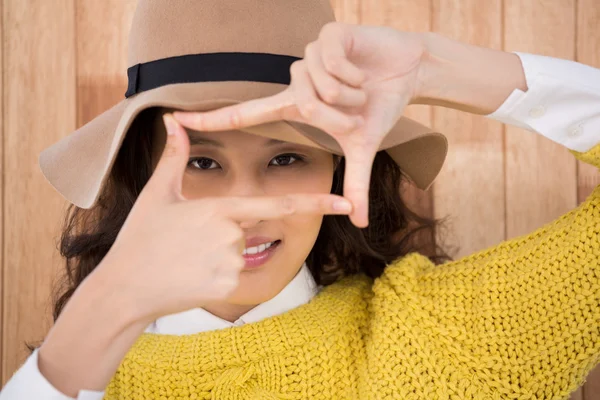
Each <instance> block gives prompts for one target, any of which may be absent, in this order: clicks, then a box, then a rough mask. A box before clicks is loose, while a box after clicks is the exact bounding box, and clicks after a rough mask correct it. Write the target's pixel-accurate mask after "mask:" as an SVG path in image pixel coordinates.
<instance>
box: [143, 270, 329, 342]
mask: <svg viewBox="0 0 600 400" xmlns="http://www.w3.org/2000/svg"><path fill="white" fill-rule="evenodd" d="M319 290H320V287H318V286H317V284H316V282H315V280H314V278H313V276H312V274H311V273H310V270H309V269H308V266H307V265H306V263H305V264H303V265H302V268H300V271H298V273H297V274H296V276H295V277H294V278H293V279H292V280H291V281H290V282H289V283H288V284H287V285H286V286H285V287H284V288H283V289H282V290H281V292H279V293H278V294H277V295H276V296H275V297H273V298H272V299H270V300H268V301H266V302H264V303H261V304H259V305H257V306H256V307H254V308H253V309H251V310H250V311H248V312H247V313H245V314H244V315H242V316H241V317H240V318H238V319H237V320H236V321H234V322H229V321H226V320H224V319H222V318H219V317H217V316H216V315H213V314H211V313H209V312H208V311H206V310H204V309H202V308H193V309H191V310H187V311H183V312H179V313H175V314H169V315H165V316H163V317H160V318H158V319H157V320H156V321H154V322H153V323H152V324H150V325H149V326H148V327H147V328H146V331H145V332H147V333H157V334H163V335H189V334H193V333H198V332H204V331H211V330H217V329H224V328H229V327H232V326H241V325H244V324H248V323H251V322H257V321H260V320H262V319H265V318H268V317H272V316H275V315H278V314H283V313H284V312H286V311H289V310H291V309H293V308H296V307H298V306H301V305H302V304H306V303H308V302H309V301H310V300H311V299H312V298H313V297H314V296H315V295H316V294H317V293H318V292H319Z"/></svg>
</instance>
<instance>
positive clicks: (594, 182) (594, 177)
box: [576, 0, 600, 400]
mask: <svg viewBox="0 0 600 400" xmlns="http://www.w3.org/2000/svg"><path fill="white" fill-rule="evenodd" d="M576 38H577V42H576V57H577V58H576V59H577V61H579V62H582V63H584V64H588V65H591V66H593V67H596V68H600V2H599V1H598V0H578V2H577V34H576ZM577 166H578V168H577V169H578V171H577V173H578V176H577V200H578V202H582V201H584V200H585V199H586V197H587V196H589V194H590V193H591V192H592V190H593V189H594V188H595V187H596V186H598V185H600V171H599V170H598V168H597V167H592V166H591V165H589V164H584V163H582V162H578V164H577ZM579 392H581V400H600V366H598V367H596V368H594V370H592V372H591V373H590V374H589V375H588V377H587V382H586V383H585V385H584V386H583V388H582V389H580V390H579ZM577 400H579V399H577Z"/></svg>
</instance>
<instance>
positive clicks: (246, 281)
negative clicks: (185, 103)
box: [153, 118, 334, 305]
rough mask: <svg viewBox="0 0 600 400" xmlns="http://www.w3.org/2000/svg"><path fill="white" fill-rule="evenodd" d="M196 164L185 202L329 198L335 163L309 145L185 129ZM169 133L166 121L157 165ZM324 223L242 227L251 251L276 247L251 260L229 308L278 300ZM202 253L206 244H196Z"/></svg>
mask: <svg viewBox="0 0 600 400" xmlns="http://www.w3.org/2000/svg"><path fill="white" fill-rule="evenodd" d="M186 130H187V132H188V135H189V138H190V145H191V146H190V158H189V162H188V165H187V168H186V171H185V174H184V177H183V185H182V190H183V195H184V196H185V197H186V198H188V199H200V198H206V197H226V196H236V197H239V196H279V195H286V194H291V193H329V192H330V190H331V185H332V179H333V171H334V159H333V156H332V154H331V153H328V152H325V151H322V150H319V149H314V148H311V147H307V146H302V145H297V144H292V143H286V142H281V141H276V140H272V139H268V138H263V137H261V136H257V135H253V134H250V133H246V132H242V131H220V132H198V131H193V130H190V129H186ZM165 140H166V134H165V130H164V127H163V126H162V118H158V119H157V122H156V123H155V129H154V140H153V143H155V147H154V149H153V150H154V154H153V161H154V165H156V162H157V161H158V158H159V157H160V155H161V153H162V149H163V148H164V143H165ZM322 219H323V217H322V216H321V215H295V216H290V217H286V218H283V219H279V220H264V221H257V220H254V221H244V222H242V223H241V227H242V229H243V230H244V232H245V236H246V241H247V244H246V247H247V248H248V247H250V246H249V243H248V241H250V242H251V243H250V244H251V247H257V245H260V244H264V245H267V244H268V243H271V248H269V249H268V250H264V249H263V247H262V246H261V247H259V248H258V249H250V250H249V252H255V251H256V250H258V251H260V250H263V252H262V253H260V252H259V253H258V254H247V255H246V256H245V258H246V259H247V265H248V263H249V262H251V261H252V260H254V261H256V260H258V263H259V264H260V261H261V259H262V256H263V255H264V254H266V253H269V254H270V256H269V257H268V258H267V260H266V261H265V262H264V263H262V264H260V265H259V266H257V267H251V268H245V269H244V270H242V272H241V274H240V284H239V286H238V288H237V289H236V290H235V291H234V292H233V293H232V295H231V296H230V297H229V298H228V300H227V303H229V304H236V305H257V304H259V303H262V302H265V301H267V300H269V299H271V298H273V297H274V296H275V295H276V294H277V293H279V292H280V291H281V290H282V289H283V288H284V287H285V285H287V284H288V283H289V282H290V281H291V280H292V279H293V277H294V276H295V275H296V273H297V272H298V271H299V269H300V268H301V266H302V264H303V262H304V261H305V259H306V257H307V256H308V254H309V252H310V250H311V249H312V247H313V245H314V243H315V240H316V238H317V234H318V233H319V229H320V227H321V223H322ZM198 246H202V243H198Z"/></svg>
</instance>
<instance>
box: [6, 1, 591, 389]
mask: <svg viewBox="0 0 600 400" xmlns="http://www.w3.org/2000/svg"><path fill="white" fill-rule="evenodd" d="M135 3H136V0H103V1H101V2H99V1H94V0H51V1H47V0H0V15H1V18H0V43H1V45H0V76H2V79H0V110H1V111H0V115H1V117H0V118H1V119H0V137H1V138H2V140H1V141H0V150H1V151H0V153H1V154H2V162H1V164H0V165H1V168H2V174H1V175H2V180H1V184H0V191H1V193H2V196H0V205H1V207H0V210H1V211H0V214H1V215H0V221H1V224H2V230H1V231H0V242H1V243H2V251H1V252H0V268H1V274H0V277H1V278H0V279H1V282H2V284H1V285H0V304H1V307H0V320H1V323H0V337H1V340H0V354H2V363H0V371H1V372H0V376H1V377H2V383H5V382H6V381H7V380H8V378H9V377H10V376H11V375H12V373H13V372H14V371H15V370H16V369H17V368H18V367H19V365H20V364H21V363H22V362H23V360H24V359H25V357H26V355H27V352H26V349H25V346H24V343H25V341H27V342H32V341H33V342H35V341H37V340H40V339H42V338H43V336H44V334H45V332H47V330H48V328H49V326H50V320H51V318H50V306H49V294H50V285H51V283H52V281H53V277H54V276H55V275H56V271H57V268H60V267H61V260H60V259H59V257H58V254H57V251H56V243H57V240H58V236H57V235H58V233H59V227H60V222H61V218H62V213H63V211H64V209H65V207H66V204H65V203H64V201H63V200H62V198H61V197H60V196H59V195H57V194H56V193H55V192H54V191H53V189H51V188H50V186H49V185H48V184H47V183H46V182H45V180H44V178H43V176H42V175H41V173H40V172H39V169H38V166H37V156H38V154H39V152H40V151H41V150H42V149H43V148H45V147H46V146H48V145H49V144H51V143H53V142H55V141H56V140H58V139H59V138H60V137H63V136H65V135H67V134H68V133H69V132H71V131H72V130H73V129H75V128H76V127H77V126H80V125H82V124H84V123H85V122H87V121H89V120H90V119H91V118H93V117H94V116H96V115H97V114H99V113H100V112H102V111H104V110H106V109H107V108H109V107H110V106H111V105H113V104H114V103H116V102H118V101H120V99H122V97H123V93H124V91H125V86H126V80H125V69H126V49H127V35H128V31H129V24H130V21H131V17H132V14H133V11H134V8H135ZM332 3H333V5H334V7H335V10H336V15H337V17H338V19H340V20H343V21H345V22H350V23H364V24H372V25H388V26H392V27H395V28H397V29H403V30H409V31H428V30H433V31H437V32H441V33H444V34H445V35H448V36H450V37H454V38H457V39H460V40H463V41H467V42H470V43H473V44H477V45H482V46H487V47H492V48H497V49H505V50H507V51H524V52H533V53H539V54H546V55H550V56H557V57H562V58H567V59H574V60H578V61H581V62H584V63H587V64H590V65H594V66H596V67H600V1H599V0H545V1H543V2H542V1H530V0H486V1H480V0H332ZM407 115H408V116H410V117H412V118H415V119H417V120H419V121H421V122H423V123H426V124H429V125H432V126H434V127H435V128H437V129H439V130H443V131H444V133H445V134H446V135H447V136H448V138H449V140H450V145H451V148H450V154H449V157H448V162H447V164H446V166H445V167H444V170H443V171H442V174H441V175H440V177H439V178H438V180H437V181H436V184H435V186H434V187H433V189H432V190H430V191H428V192H422V191H420V190H417V189H415V188H412V187H408V188H406V190H407V196H408V197H409V198H410V203H411V204H412V205H413V206H414V208H416V209H417V210H419V211H421V212H422V213H424V214H426V215H429V216H434V217H436V218H441V217H449V220H448V227H449V230H448V231H447V232H445V236H446V238H447V239H446V244H447V245H448V246H449V247H452V248H456V251H455V252H454V256H461V255H464V254H468V253H471V252H473V251H476V250H479V249H482V248H485V247H487V246H490V245H494V244H496V243H498V242H500V241H501V240H503V239H506V238H511V237H514V236H516V235H520V234H523V233H527V232H529V231H531V230H533V229H534V228H536V227H538V226H540V225H542V224H543V223H545V222H548V221H550V220H552V219H554V218H556V217H557V216H558V215H560V214H562V213H564V212H565V211H567V210H568V209H570V208H573V207H575V206H576V204H577V203H578V202H581V201H582V200H583V199H584V198H585V197H586V196H587V195H588V194H589V193H590V192H591V190H592V188H593V187H595V186H596V185H598V184H600V174H599V173H598V171H596V170H595V169H594V168H590V167H589V166H587V165H583V164H581V163H579V164H578V163H576V162H575V160H574V159H573V158H572V157H571V156H570V154H568V152H567V151H565V149H563V148H561V147H560V146H558V145H556V144H554V143H552V142H550V141H548V140H545V139H542V138H539V137H538V136H537V135H535V134H533V133H531V132H527V131H524V130H521V129H516V128H512V127H506V126H504V125H502V124H499V123H496V122H495V121H489V120H486V119H485V118H483V117H479V116H471V115H466V114H463V113H460V112H455V111H453V110H447V109H443V108H438V107H426V106H412V107H409V110H408V111H407ZM572 399H574V400H575V399H577V400H599V399H600V370H599V369H596V371H594V372H593V373H592V374H591V375H590V377H588V382H587V383H586V385H585V386H584V387H583V388H581V389H579V390H578V391H577V392H575V393H574V394H573V396H572Z"/></svg>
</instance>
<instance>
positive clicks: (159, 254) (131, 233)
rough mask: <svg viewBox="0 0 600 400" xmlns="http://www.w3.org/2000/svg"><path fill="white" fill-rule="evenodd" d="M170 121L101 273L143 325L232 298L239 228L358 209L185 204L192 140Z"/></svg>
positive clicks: (283, 202)
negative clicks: (148, 175)
mask: <svg viewBox="0 0 600 400" xmlns="http://www.w3.org/2000/svg"><path fill="white" fill-rule="evenodd" d="M164 120H165V125H166V128H167V132H168V135H167V141H166V145H165V149H164V151H163V154H162V156H161V159H160V160H159V162H158V165H157V166H156V169H155V171H154V173H153V174H152V176H151V178H150V180H149V181H148V183H147V184H146V186H145V187H144V189H143V190H142V192H141V193H140V195H139V197H138V199H137V201H136V203H135V204H134V206H133V208H132V210H131V211H130V213H129V216H128V217H127V220H126V221H125V223H124V225H123V227H122V228H121V230H120V232H119V234H118V236H117V238H116V240H115V242H114V244H113V246H112V247H111V249H110V251H109V252H108V254H107V256H106V257H105V258H104V260H103V261H102V262H101V263H100V265H98V267H97V268H96V270H95V271H94V274H100V275H102V276H104V277H105V278H108V279H109V281H110V285H111V286H112V290H121V291H122V293H128V296H129V300H130V301H131V305H133V307H134V312H135V314H136V316H138V317H139V318H140V319H141V320H147V321H148V322H150V321H152V320H154V319H156V318H157V317H159V316H162V315H166V314H170V313H174V312H179V311H184V310H186V309H190V308H194V307H201V306H202V304H203V303H205V302H208V301H214V300H221V299H225V298H226V297H227V296H228V295H229V294H230V293H231V292H232V291H233V290H234V289H235V288H236V287H237V285H238V278H239V273H240V271H241V270H242V268H243V267H244V265H245V261H244V258H243V256H242V251H243V249H244V246H245V241H244V232H243V230H242V228H241V227H240V222H242V221H244V220H265V219H277V218H282V217H285V216H287V215H290V214H294V213H317V214H323V215H324V214H349V213H350V211H351V205H350V202H349V201H347V200H346V199H344V198H343V197H341V196H335V195H331V194H294V195H289V196H282V197H238V198H234V197H226V198H223V197H220V198H203V199H186V198H184V196H183V195H182V180H183V174H184V171H185V168H186V166H187V164H188V160H189V151H190V144H189V139H188V137H187V133H186V131H185V130H184V128H183V127H182V126H181V125H180V124H179V123H178V122H177V121H176V120H175V119H174V118H172V116H171V115H170V114H167V115H165V118H164ZM215 134H218V133H215ZM335 204H337V205H339V204H342V205H344V204H345V205H346V208H345V209H344V208H343V206H341V207H335V206H334V205H335ZM94 274H92V275H94Z"/></svg>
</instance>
